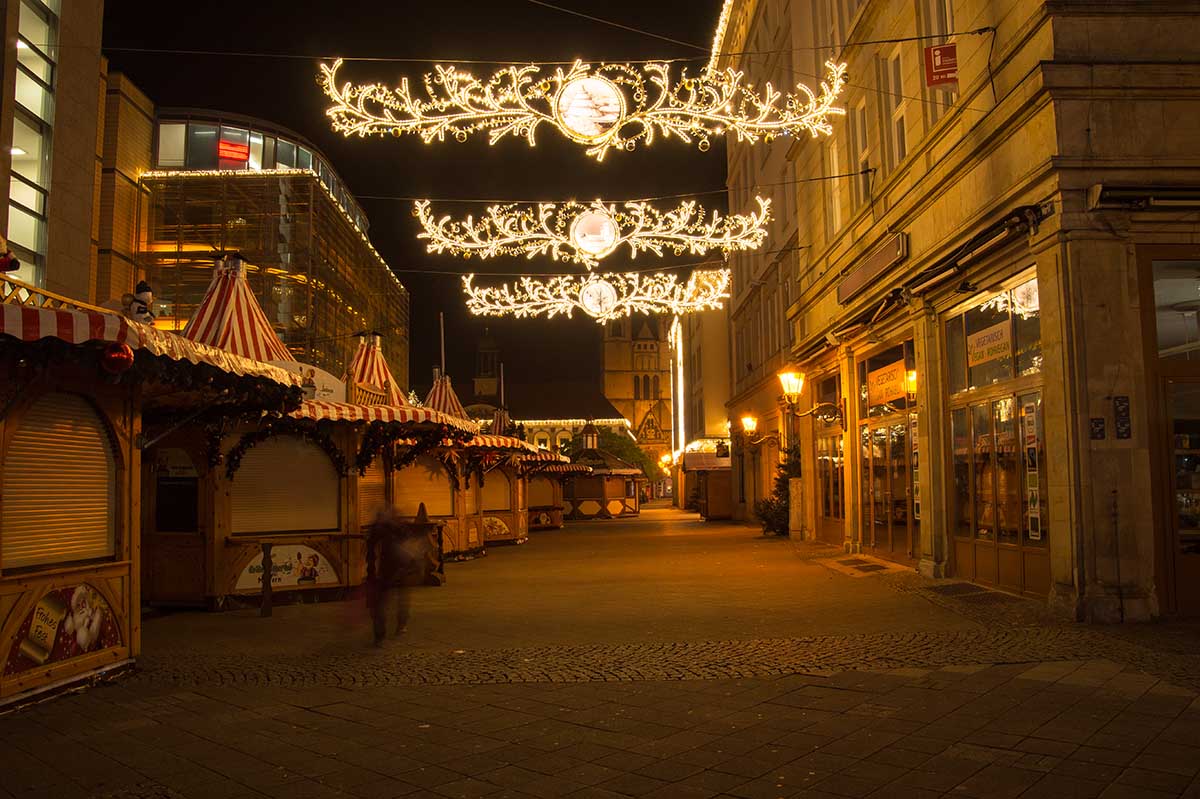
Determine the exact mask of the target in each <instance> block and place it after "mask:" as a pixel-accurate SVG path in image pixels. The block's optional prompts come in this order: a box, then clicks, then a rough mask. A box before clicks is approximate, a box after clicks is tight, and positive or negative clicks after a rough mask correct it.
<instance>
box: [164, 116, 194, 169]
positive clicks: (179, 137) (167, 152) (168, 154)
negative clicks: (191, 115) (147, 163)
mask: <svg viewBox="0 0 1200 799" xmlns="http://www.w3.org/2000/svg"><path fill="white" fill-rule="evenodd" d="M186 144H187V125H185V124H183V123H181V122H179V123H177V122H170V123H168V122H164V123H163V124H161V125H159V126H158V165H159V166H160V167H162V168H166V169H170V168H174V167H181V166H183V165H184V163H185V161H184V151H185V149H186Z"/></svg>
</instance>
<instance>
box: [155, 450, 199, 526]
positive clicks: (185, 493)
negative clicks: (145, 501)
mask: <svg viewBox="0 0 1200 799" xmlns="http://www.w3.org/2000/svg"><path fill="white" fill-rule="evenodd" d="M154 529H155V531H156V532H159V533H195V532H196V531H198V530H199V529H200V480H199V476H198V474H197V472H196V467H195V466H194V465H193V464H192V460H191V458H190V457H188V454H187V452H186V451H184V450H182V449H176V448H173V447H166V448H163V449H160V450H158V451H157V452H156V453H155V467H154Z"/></svg>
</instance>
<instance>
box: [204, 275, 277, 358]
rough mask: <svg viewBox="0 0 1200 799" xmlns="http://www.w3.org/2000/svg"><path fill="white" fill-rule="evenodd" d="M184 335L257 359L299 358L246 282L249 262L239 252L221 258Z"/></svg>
mask: <svg viewBox="0 0 1200 799" xmlns="http://www.w3.org/2000/svg"><path fill="white" fill-rule="evenodd" d="M183 337H184V338H188V339H191V340H192V341H199V342H201V343H203V344H209V345H212V346H214V347H220V348H221V349H223V350H227V351H228V352H232V353H234V354H235V355H241V356H243V357H245V358H253V359H254V360H256V361H295V360H296V358H295V357H294V356H293V355H292V353H291V352H290V351H289V350H288V348H287V347H285V346H284V345H283V342H282V341H280V340H279V336H278V335H276V334H275V330H274V329H273V328H272V327H271V323H270V322H268V321H267V315H266V314H264V313H263V309H262V306H261V305H259V304H258V300H257V299H255V297H254V292H252V291H251V290H250V285H249V284H248V283H247V282H246V271H245V265H244V264H243V262H242V259H241V258H240V257H238V256H236V255H231V256H228V257H227V258H225V259H224V260H222V261H218V262H217V266H216V269H215V270H214V271H213V277H212V282H211V283H209V284H208V291H207V292H205V294H204V299H203V300H201V301H200V307H198V308H197V309H196V313H195V314H193V315H192V318H191V319H190V320H188V323H187V327H185V328H184V329H183Z"/></svg>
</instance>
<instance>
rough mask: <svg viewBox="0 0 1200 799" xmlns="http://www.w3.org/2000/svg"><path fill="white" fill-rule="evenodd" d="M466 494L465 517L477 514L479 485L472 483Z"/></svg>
mask: <svg viewBox="0 0 1200 799" xmlns="http://www.w3.org/2000/svg"><path fill="white" fill-rule="evenodd" d="M466 492H467V515H468V516H474V515H475V514H477V513H479V485H478V483H477V482H472V483H471V487H470V488H468V489H466Z"/></svg>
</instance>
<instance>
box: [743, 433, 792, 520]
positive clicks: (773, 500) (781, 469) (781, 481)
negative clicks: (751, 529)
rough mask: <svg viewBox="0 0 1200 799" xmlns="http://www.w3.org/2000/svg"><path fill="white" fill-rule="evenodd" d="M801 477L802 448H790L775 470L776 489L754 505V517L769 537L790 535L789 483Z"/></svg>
mask: <svg viewBox="0 0 1200 799" xmlns="http://www.w3.org/2000/svg"><path fill="white" fill-rule="evenodd" d="M799 476H800V446H799V445H798V444H793V445H792V446H790V447H788V449H787V452H785V453H784V455H783V458H782V459H781V460H780V461H779V466H778V467H776V469H775V487H774V489H773V490H772V491H771V495H770V496H769V497H767V498H766V499H760V500H759V501H758V502H755V503H754V515H755V517H757V518H758V521H759V523H760V524H762V528H763V533H764V534H768V535H771V534H773V535H787V534H788V504H789V501H788V494H789V481H791V480H793V479H795V478H797V477H799Z"/></svg>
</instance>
